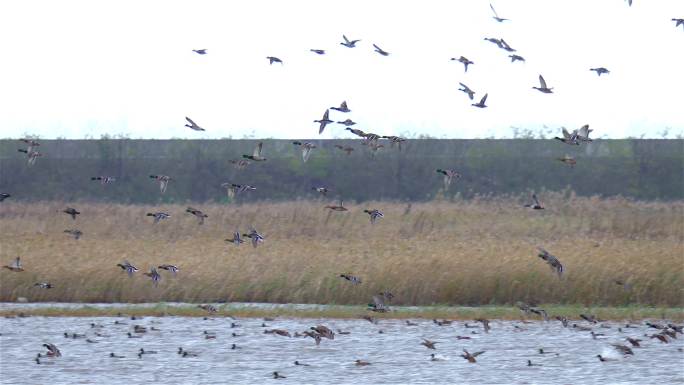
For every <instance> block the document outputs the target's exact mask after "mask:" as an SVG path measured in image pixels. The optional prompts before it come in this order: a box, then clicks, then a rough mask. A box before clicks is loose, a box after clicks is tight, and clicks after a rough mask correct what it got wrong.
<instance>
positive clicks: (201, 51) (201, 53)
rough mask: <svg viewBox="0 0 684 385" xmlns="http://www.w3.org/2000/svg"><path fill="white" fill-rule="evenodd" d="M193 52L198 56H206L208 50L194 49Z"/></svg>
mask: <svg viewBox="0 0 684 385" xmlns="http://www.w3.org/2000/svg"><path fill="white" fill-rule="evenodd" d="M192 52H194V53H196V54H198V55H206V54H207V50H206V49H193V50H192Z"/></svg>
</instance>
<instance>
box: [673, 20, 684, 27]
mask: <svg viewBox="0 0 684 385" xmlns="http://www.w3.org/2000/svg"><path fill="white" fill-rule="evenodd" d="M672 21H674V22H675V28H677V27H679V26H680V25H681V26H682V27H684V19H674V18H673V19H672ZM683 29H684V28H683Z"/></svg>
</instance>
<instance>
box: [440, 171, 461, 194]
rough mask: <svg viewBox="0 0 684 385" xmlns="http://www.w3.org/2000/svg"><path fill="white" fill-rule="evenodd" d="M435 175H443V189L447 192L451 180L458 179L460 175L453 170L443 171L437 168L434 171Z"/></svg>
mask: <svg viewBox="0 0 684 385" xmlns="http://www.w3.org/2000/svg"><path fill="white" fill-rule="evenodd" d="M435 171H436V172H437V173H439V174H442V175H444V189H445V190H447V189H449V186H450V185H451V180H452V179H454V178H456V179H458V178H460V177H461V174H459V173H458V172H456V171H454V170H443V169H441V168H438V169H437V170H435Z"/></svg>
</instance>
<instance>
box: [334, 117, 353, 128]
mask: <svg viewBox="0 0 684 385" xmlns="http://www.w3.org/2000/svg"><path fill="white" fill-rule="evenodd" d="M337 124H343V125H345V126H347V127H349V126H353V125H355V124H356V122H355V121H353V120H351V119H346V120H343V121H341V122H337Z"/></svg>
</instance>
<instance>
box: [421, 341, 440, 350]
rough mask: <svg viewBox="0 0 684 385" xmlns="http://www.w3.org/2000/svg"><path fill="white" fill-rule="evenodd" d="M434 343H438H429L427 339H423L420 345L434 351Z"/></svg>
mask: <svg viewBox="0 0 684 385" xmlns="http://www.w3.org/2000/svg"><path fill="white" fill-rule="evenodd" d="M436 343H438V342H437V341H430V340H428V339H426V338H423V342H421V343H420V344H421V345H423V346H425V347H426V348H428V349H432V350H435V349H436V348H435V344H436Z"/></svg>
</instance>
